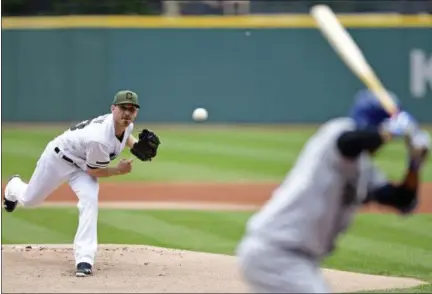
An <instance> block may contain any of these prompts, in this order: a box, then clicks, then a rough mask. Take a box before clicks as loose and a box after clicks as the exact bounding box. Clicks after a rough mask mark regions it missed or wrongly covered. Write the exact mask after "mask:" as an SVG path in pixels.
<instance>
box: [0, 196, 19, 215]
mask: <svg viewBox="0 0 432 294" xmlns="http://www.w3.org/2000/svg"><path fill="white" fill-rule="evenodd" d="M17 204H18V201H9V200H7V199H6V198H5V199H3V207H4V209H5V210H6V211H7V212H12V211H14V210H15V208H16V206H17Z"/></svg>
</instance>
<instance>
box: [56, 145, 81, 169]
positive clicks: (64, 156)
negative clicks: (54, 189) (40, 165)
mask: <svg viewBox="0 0 432 294" xmlns="http://www.w3.org/2000/svg"><path fill="white" fill-rule="evenodd" d="M54 151H55V153H57V154H58V153H60V149H59V148H58V147H55V148H54ZM62 159H63V160H65V161H67V162H69V163H72V164H73V165H75V166H76V167H79V166H78V165H77V164H76V163H75V162H74V161H73V160H72V159H70V158H69V157H67V156H66V155H63V156H62Z"/></svg>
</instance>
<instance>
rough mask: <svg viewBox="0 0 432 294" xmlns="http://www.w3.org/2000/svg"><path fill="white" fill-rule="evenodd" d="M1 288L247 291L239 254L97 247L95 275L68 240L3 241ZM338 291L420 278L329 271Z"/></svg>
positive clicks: (13, 290)
mask: <svg viewBox="0 0 432 294" xmlns="http://www.w3.org/2000/svg"><path fill="white" fill-rule="evenodd" d="M2 251H3V283H2V287H3V289H2V292H8V293H25V292H27V293H28V292H32V293H53V292H61V293H103V292H105V293H108V292H109V293H138V292H141V293H143V292H147V293H150V292H152V293H157V292H159V293H162V292H164V293H168V292H170V293H173V292H184V293H192V292H195V293H196V292H201V293H216V292H218V293H222V292H225V293H233V292H237V293H239V292H243V293H244V292H246V287H245V286H244V284H243V283H242V281H241V279H240V277H239V274H238V273H237V264H236V259H235V257H232V256H226V255H218V254H208V253H198V252H191V251H182V250H172V249H165V248H157V247H150V246H121V245H101V246H99V251H98V256H97V260H96V266H95V268H94V276H92V277H86V278H77V277H75V275H74V269H75V266H74V261H73V251H72V247H71V246H70V245H30V246H27V247H26V246H23V245H9V246H3V248H2ZM325 276H326V278H327V279H328V281H329V283H330V285H331V286H332V287H333V290H334V291H335V292H348V291H359V290H369V289H386V288H408V287H414V286H417V285H419V284H421V283H422V282H421V281H417V280H414V279H405V278H390V277H382V276H371V275H363V274H355V273H349V272H340V271H334V270H325Z"/></svg>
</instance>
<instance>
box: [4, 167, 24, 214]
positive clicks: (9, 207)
mask: <svg viewBox="0 0 432 294" xmlns="http://www.w3.org/2000/svg"><path fill="white" fill-rule="evenodd" d="M19 177H20V176H19V175H13V176H11V177H10V178H9V181H8V184H9V182H10V181H11V180H12V179H13V178H19ZM7 192H8V191H7V190H6V189H5V193H4V199H3V207H4V209H5V210H6V211H7V212H12V211H14V210H15V208H16V206H17V204H18V201H17V200H15V201H11V200H8V199H7V198H6V194H7Z"/></svg>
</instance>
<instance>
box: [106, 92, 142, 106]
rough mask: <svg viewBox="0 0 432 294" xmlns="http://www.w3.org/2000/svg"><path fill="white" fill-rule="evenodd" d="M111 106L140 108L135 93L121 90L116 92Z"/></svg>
mask: <svg viewBox="0 0 432 294" xmlns="http://www.w3.org/2000/svg"><path fill="white" fill-rule="evenodd" d="M112 104H113V105H119V104H133V105H135V106H136V107H138V108H140V106H139V103H138V95H137V93H135V92H133V91H129V90H123V91H120V92H118V93H117V94H116V95H115V96H114V100H113V103H112Z"/></svg>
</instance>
